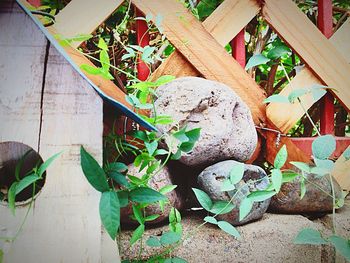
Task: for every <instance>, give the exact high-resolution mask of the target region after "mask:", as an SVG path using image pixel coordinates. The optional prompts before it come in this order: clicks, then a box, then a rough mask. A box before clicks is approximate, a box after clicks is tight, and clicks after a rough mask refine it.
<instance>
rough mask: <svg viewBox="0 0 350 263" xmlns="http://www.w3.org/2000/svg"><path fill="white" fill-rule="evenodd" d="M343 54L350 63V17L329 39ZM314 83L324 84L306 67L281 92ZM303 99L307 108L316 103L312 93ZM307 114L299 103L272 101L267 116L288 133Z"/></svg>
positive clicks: (285, 94)
mask: <svg viewBox="0 0 350 263" xmlns="http://www.w3.org/2000/svg"><path fill="white" fill-rule="evenodd" d="M328 41H330V43H331V44H332V45H333V46H334V47H335V48H336V49H337V50H338V51H339V52H340V53H341V54H342V56H343V57H344V58H345V60H346V61H347V62H348V63H350V45H349V43H350V19H348V20H347V21H346V22H345V23H344V24H343V25H342V26H341V28H340V29H339V30H338V31H336V32H335V34H334V35H333V36H332V37H331V38H330V39H329V40H328ZM314 84H320V85H321V84H322V83H321V82H320V80H319V79H318V78H317V77H316V76H315V75H314V73H313V72H312V71H311V70H310V69H309V68H307V67H306V68H305V69H303V70H302V71H301V72H299V73H298V74H297V75H296V76H295V77H294V78H293V79H292V81H291V83H290V84H288V85H287V86H286V87H285V88H284V89H283V90H282V91H281V92H280V94H281V95H283V96H288V94H289V93H290V92H291V91H292V90H293V89H300V88H308V87H311V86H312V85H314ZM301 101H302V104H303V106H304V107H305V109H309V108H310V107H311V106H312V105H313V104H314V103H315V100H314V99H313V97H312V95H311V94H309V95H304V96H302V97H301ZM304 114H305V112H304V110H303V108H302V107H301V106H300V104H299V103H294V104H287V103H283V104H281V103H270V104H269V105H268V106H267V108H266V115H267V117H268V118H269V119H270V120H271V121H272V122H273V123H274V124H275V125H276V126H277V127H278V128H279V129H280V130H281V131H282V132H283V133H287V132H288V131H289V130H290V129H291V128H292V127H293V126H294V125H295V124H296V123H297V121H298V120H299V119H300V118H301V117H302V116H303V115H304Z"/></svg>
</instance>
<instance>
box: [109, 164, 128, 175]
mask: <svg viewBox="0 0 350 263" xmlns="http://www.w3.org/2000/svg"><path fill="white" fill-rule="evenodd" d="M127 170H128V166H127V165H126V164H124V163H120V162H113V163H109V164H108V171H115V172H119V173H122V172H125V171H127Z"/></svg>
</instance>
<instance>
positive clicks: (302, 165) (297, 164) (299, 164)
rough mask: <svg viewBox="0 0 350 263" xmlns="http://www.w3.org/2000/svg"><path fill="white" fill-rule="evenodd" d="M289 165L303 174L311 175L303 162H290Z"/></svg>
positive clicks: (308, 167) (309, 168) (307, 166)
mask: <svg viewBox="0 0 350 263" xmlns="http://www.w3.org/2000/svg"><path fill="white" fill-rule="evenodd" d="M290 164H292V165H294V166H295V167H296V168H298V169H300V170H301V171H303V172H306V173H311V167H310V166H309V165H308V164H306V163H303V162H290Z"/></svg>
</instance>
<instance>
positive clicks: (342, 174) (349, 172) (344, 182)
mask: <svg viewBox="0 0 350 263" xmlns="http://www.w3.org/2000/svg"><path fill="white" fill-rule="evenodd" d="M347 150H350V146H349V147H348V149H347ZM332 175H333V177H334V178H335V179H336V180H337V182H338V183H339V185H340V186H341V187H342V188H343V189H344V190H346V191H348V192H350V160H346V158H345V156H344V153H343V154H342V155H341V156H340V157H339V158H338V160H337V161H336V162H335V166H334V169H333V173H332Z"/></svg>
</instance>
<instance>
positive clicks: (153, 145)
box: [145, 141, 158, 155]
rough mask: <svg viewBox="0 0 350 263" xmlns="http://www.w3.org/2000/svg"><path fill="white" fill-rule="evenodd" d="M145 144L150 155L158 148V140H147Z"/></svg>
mask: <svg viewBox="0 0 350 263" xmlns="http://www.w3.org/2000/svg"><path fill="white" fill-rule="evenodd" d="M145 146H146V148H147V151H148V153H149V154H150V155H153V154H154V152H155V151H156V150H157V148H158V142H157V141H153V142H151V143H148V142H145Z"/></svg>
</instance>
